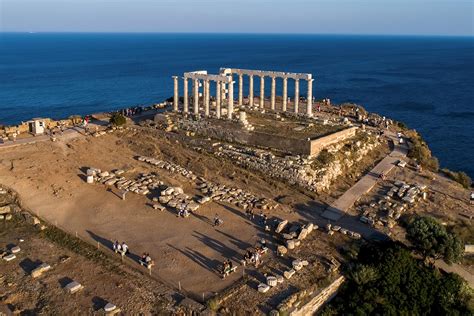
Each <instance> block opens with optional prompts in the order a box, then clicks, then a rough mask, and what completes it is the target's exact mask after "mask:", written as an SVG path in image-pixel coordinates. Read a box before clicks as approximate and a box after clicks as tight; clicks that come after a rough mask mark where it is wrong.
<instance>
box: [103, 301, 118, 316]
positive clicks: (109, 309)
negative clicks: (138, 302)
mask: <svg viewBox="0 0 474 316" xmlns="http://www.w3.org/2000/svg"><path fill="white" fill-rule="evenodd" d="M104 312H105V314H106V315H115V314H118V313H120V308H118V307H117V306H115V305H114V304H112V303H107V304H106V305H105V306H104Z"/></svg>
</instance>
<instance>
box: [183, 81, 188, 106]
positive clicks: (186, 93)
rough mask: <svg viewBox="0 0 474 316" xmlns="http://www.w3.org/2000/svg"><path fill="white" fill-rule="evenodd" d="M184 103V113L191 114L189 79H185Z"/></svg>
mask: <svg viewBox="0 0 474 316" xmlns="http://www.w3.org/2000/svg"><path fill="white" fill-rule="evenodd" d="M183 83H184V84H183V103H184V105H183V106H184V109H183V112H184V113H188V112H189V109H188V107H189V92H188V78H184V81H183Z"/></svg>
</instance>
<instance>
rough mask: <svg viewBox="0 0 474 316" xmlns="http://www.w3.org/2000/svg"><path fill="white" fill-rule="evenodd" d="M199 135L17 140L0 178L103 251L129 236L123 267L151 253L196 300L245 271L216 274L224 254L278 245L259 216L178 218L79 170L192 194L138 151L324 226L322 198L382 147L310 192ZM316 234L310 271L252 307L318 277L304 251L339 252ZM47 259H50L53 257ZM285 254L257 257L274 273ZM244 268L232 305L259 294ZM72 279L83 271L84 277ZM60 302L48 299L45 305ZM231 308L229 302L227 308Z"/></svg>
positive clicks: (169, 282) (235, 212)
mask: <svg viewBox="0 0 474 316" xmlns="http://www.w3.org/2000/svg"><path fill="white" fill-rule="evenodd" d="M200 142H202V139H199V138H186V137H185V136H184V135H181V134H175V133H171V134H167V133H165V132H162V131H157V130H150V129H146V128H140V127H134V128H133V129H129V130H125V131H121V132H116V133H115V134H107V135H105V136H101V137H98V138H94V137H78V138H75V139H64V140H58V141H57V142H54V143H53V142H42V143H36V144H31V145H25V146H19V147H15V148H9V149H3V150H2V151H1V156H0V179H1V182H2V183H3V184H5V185H7V186H9V187H11V188H13V189H14V190H15V191H17V192H18V193H19V194H20V196H21V198H22V200H23V204H24V206H25V207H27V208H28V209H29V210H30V211H31V212H32V213H34V214H37V215H38V216H39V217H40V218H44V219H45V220H47V221H48V222H50V223H52V224H54V225H57V226H58V227H61V228H63V229H64V230H65V231H67V232H69V233H71V234H72V235H74V234H76V233H77V234H78V236H79V237H81V238H83V239H85V240H87V241H88V242H91V243H93V244H99V246H100V248H101V249H102V251H105V252H110V250H109V249H110V248H111V246H112V243H113V241H115V240H119V241H126V242H127V244H128V245H129V246H130V251H131V254H130V255H129V256H128V258H127V260H126V261H125V264H128V265H129V266H131V267H135V268H138V269H142V271H144V272H147V271H146V270H145V269H144V268H141V267H140V266H139V265H138V263H137V260H138V258H139V256H140V255H141V254H142V253H143V252H149V253H150V254H151V257H152V258H153V259H154V260H155V261H156V266H154V268H153V270H152V272H151V279H152V280H154V281H156V282H157V284H165V285H166V286H167V287H168V288H170V289H175V290H178V289H180V290H181V292H182V293H184V294H187V295H189V296H191V297H192V298H194V299H196V300H199V301H205V300H207V299H208V298H210V297H212V296H213V295H214V294H215V293H216V292H219V291H222V290H224V289H226V288H228V287H230V286H232V285H234V284H235V282H236V281H237V280H238V279H240V278H241V276H242V270H240V267H239V270H238V271H237V273H235V274H233V275H231V276H229V277H227V278H226V279H225V280H222V279H221V277H220V275H219V274H218V273H217V267H218V265H219V264H220V263H221V262H222V261H223V260H224V259H226V258H229V259H231V260H232V261H233V262H234V264H239V261H240V259H241V258H242V256H243V254H244V252H245V250H247V249H248V248H249V247H251V246H254V245H255V244H256V242H257V241H258V240H260V239H261V238H266V239H267V240H268V242H269V247H270V250H272V251H274V250H275V245H276V241H275V240H273V239H272V238H271V237H270V236H269V235H268V234H267V233H266V232H264V231H263V229H262V227H261V225H260V223H259V222H258V219H256V220H253V221H251V220H249V219H248V218H247V217H246V216H245V214H244V211H242V210H240V209H238V208H236V207H235V206H233V205H230V204H226V203H215V202H210V203H208V204H206V205H204V206H203V207H201V208H200V209H199V211H198V214H197V215H193V216H191V217H190V218H187V219H183V218H178V217H177V216H176V214H175V213H174V211H164V212H159V211H157V210H154V209H153V208H152V207H151V205H150V204H151V199H152V198H153V197H154V196H155V195H154V194H153V193H152V194H149V195H147V196H141V195H136V194H133V193H128V194H127V196H126V200H122V199H121V198H120V197H119V196H120V192H118V191H117V190H116V189H113V188H109V189H108V188H107V187H106V186H105V185H101V184H96V183H95V184H86V183H85V171H86V169H87V168H88V167H95V168H100V169H102V170H109V171H110V170H113V169H123V170H125V171H126V173H125V174H124V175H125V176H126V177H127V178H129V179H132V178H134V177H135V176H137V175H138V174H140V173H145V172H155V173H156V174H158V176H159V178H160V180H162V181H163V182H165V183H166V184H169V185H176V186H181V187H183V189H184V191H185V193H187V194H190V195H196V194H198V191H197V190H196V188H195V187H194V186H193V185H192V184H191V183H190V182H188V181H187V180H186V179H185V178H184V177H181V176H177V175H175V174H171V173H169V172H167V171H164V170H161V169H158V168H157V167H154V166H151V165H148V164H146V163H143V162H140V161H138V160H137V159H136V157H137V156H138V155H144V156H150V157H156V158H159V159H162V160H166V161H170V162H174V163H176V164H179V165H181V166H183V167H185V168H187V169H189V170H192V171H193V172H194V173H195V174H196V175H198V176H203V177H205V178H206V179H207V180H209V181H212V182H215V183H220V184H225V185H229V186H232V187H236V188H241V189H244V190H246V191H248V192H251V193H253V194H255V195H258V196H260V197H265V198H268V199H271V200H274V201H276V202H278V203H280V207H279V208H277V209H276V210H271V211H265V212H266V213H267V215H268V217H269V218H272V217H277V218H282V219H287V220H290V221H295V222H300V223H307V222H313V223H317V224H318V225H320V226H322V225H324V223H325V221H324V220H323V219H322V218H320V217H319V216H318V214H320V213H322V211H323V210H324V208H325V207H326V203H325V202H326V201H327V200H331V199H333V198H335V197H337V195H338V193H339V192H340V191H342V190H343V188H344V187H346V186H350V185H351V183H353V182H355V181H357V178H358V176H360V174H362V173H363V172H364V171H365V170H369V169H370V167H371V165H372V164H373V163H374V161H376V160H377V159H380V157H381V156H383V154H384V152H385V151H386V148H385V147H383V148H382V149H381V150H379V151H377V152H374V153H372V154H370V155H369V156H368V157H367V159H365V158H364V159H363V160H362V161H361V162H360V163H359V164H358V165H356V166H355V168H354V172H353V173H351V174H347V175H346V176H345V177H341V179H338V183H337V184H336V186H335V187H336V188H339V189H337V190H334V191H333V193H332V194H331V195H328V196H316V195H315V194H310V193H308V192H305V191H304V190H301V189H300V188H297V187H290V186H288V185H285V184H283V183H281V182H279V181H276V180H274V179H270V178H269V177H266V176H265V175H262V174H258V173H255V172H252V171H248V170H245V169H242V168H239V167H237V166H236V165H235V164H234V163H233V162H232V161H229V160H225V159H224V160H222V159H218V158H216V157H215V156H214V155H210V154H207V153H206V152H202V151H196V150H193V149H192V148H193V147H194V146H199V145H200V144H201V143H200ZM341 193H342V192H341ZM315 199H316V200H315ZM216 213H217V214H218V215H219V217H220V218H222V219H223V220H224V225H222V226H220V227H218V228H215V227H213V226H212V224H211V220H212V218H213V217H214V215H215V214H216ZM321 234H322V233H321V232H317V233H316V235H314V236H321V237H320V238H312V239H311V242H310V243H311V245H310V246H307V247H305V249H307V251H306V252H304V253H302V254H301V255H304V256H309V259H308V260H311V261H312V262H311V264H313V266H311V268H310V269H308V271H309V274H308V275H303V276H301V277H300V278H295V281H294V282H293V283H292V284H291V286H289V287H288V289H283V288H282V289H280V290H282V291H283V292H282V293H279V294H277V293H276V292H274V295H272V297H270V298H268V297H267V298H265V299H264V301H265V302H263V303H258V304H257V302H256V301H253V302H254V303H255V304H257V305H258V307H257V310H259V311H260V312H268V311H269V310H270V309H271V308H274V307H275V304H277V301H278V300H279V299H284V296H285V295H289V294H291V293H292V292H294V291H296V290H298V289H300V288H303V287H305V286H306V285H308V284H311V283H312V282H319V281H321V280H323V279H324V278H325V276H326V275H325V273H324V272H323V271H322V270H321V267H317V261H318V260H317V258H316V257H314V258H313V257H312V255H310V253H311V252H312V251H314V252H315V253H319V252H321V251H322V250H324V253H325V254H327V255H332V256H337V254H338V251H337V249H336V247H334V244H333V241H331V240H328V239H327V238H325V237H323V236H322V235H321ZM324 236H325V235H324ZM343 243H344V240H340V241H338V242H337V244H338V245H341V244H343ZM39 246H41V245H39ZM44 247H45V246H44ZM48 247H49V246H48ZM296 254H298V253H296ZM38 256H39V255H38ZM33 259H34V258H33ZM33 259H32V260H33ZM44 259H45V261H47V260H48V259H49V260H52V261H51V262H55V261H54V260H53V259H52V258H50V257H44ZM303 259H305V258H303ZM35 260H36V259H35ZM288 260H289V259H285V260H283V261H281V260H274V256H273V255H271V254H269V255H268V256H266V257H265V258H264V264H265V265H266V264H268V267H267V266H265V267H267V268H265V267H264V268H263V270H264V271H266V270H265V269H270V270H269V271H275V269H280V270H281V269H283V266H285V265H286V266H287V265H288V262H289V261H288ZM84 266H87V265H84ZM87 269H89V268H87ZM94 269H96V268H94V267H92V266H91V267H90V270H91V271H95V270H94ZM272 269H273V270H272ZM72 270H74V269H72ZM84 270H86V269H84ZM83 273H86V272H85V271H84V272H83ZM263 273H265V272H263ZM246 274H247V275H249V276H250V279H249V280H252V278H253V281H249V283H246V284H247V285H248V291H244V293H245V295H248V299H249V300H247V301H246V300H245V299H244V297H245V295H244V296H242V300H241V301H239V302H242V304H251V302H252V300H253V299H255V298H259V297H258V296H255V294H256V293H257V291H256V288H255V287H253V285H254V283H255V282H256V280H260V279H261V278H262V275H263V274H261V273H260V272H257V271H254V269H246ZM88 276H89V275H87V274H85V275H84V279H88V278H87V277H88ZM74 277H75V276H74ZM78 277H80V278H82V277H81V274H78ZM56 282H57V281H56ZM87 282H89V281H84V282H81V283H83V284H85V285H86V289H87V288H91V286H92V288H94V287H93V286H95V287H99V286H102V285H100V284H101V283H102V282H98V283H97V284H95V283H94V285H91V283H87ZM104 282H105V283H107V282H109V281H107V280H104ZM111 283H113V282H111ZM296 283H298V284H296ZM160 288H161V287H160ZM94 289H95V288H94ZM107 291H112V292H113V289H112V288H106V289H105V292H107ZM101 293H103V292H101ZM114 293H115V292H114ZM116 293H117V296H113V297H111V298H108V296H106V295H105V294H97V293H96V292H94V293H92V292H91V295H92V294H94V295H95V296H98V297H104V298H105V299H110V300H112V299H117V300H120V295H122V294H120V293H122V292H120V291H117V292H116ZM101 295H102V296H101ZM89 298H90V297H89V296H87V300H85V301H84V302H83V303H81V304H84V305H81V306H82V307H81V308H90V306H89V305H90V304H89V303H90V299H92V298H90V299H89ZM86 303H87V304H89V305H87V304H86ZM150 304H151V303H150ZM59 305H60V304H59V303H58V305H54V304H53V303H52V305H51V306H59ZM117 305H119V304H117ZM132 305H133V304H132ZM257 305H254V306H257ZM120 306H121V305H120ZM230 307H232V308H233V307H234V305H232V306H230ZM25 308H29V309H30V308H36V307H28V306H27V307H25ZM146 308H148V307H146ZM150 308H151V307H150ZM150 310H151V309H150ZM132 311H133V310H132ZM249 311H250V309H249Z"/></svg>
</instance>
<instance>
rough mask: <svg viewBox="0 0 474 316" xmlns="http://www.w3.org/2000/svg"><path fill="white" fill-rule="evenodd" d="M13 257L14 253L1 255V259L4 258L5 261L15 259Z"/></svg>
mask: <svg viewBox="0 0 474 316" xmlns="http://www.w3.org/2000/svg"><path fill="white" fill-rule="evenodd" d="M15 258H16V256H15V255H14V254H9V255H7V256H5V257H3V260H5V261H12V260H13V259H15Z"/></svg>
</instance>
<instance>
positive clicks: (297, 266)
mask: <svg viewBox="0 0 474 316" xmlns="http://www.w3.org/2000/svg"><path fill="white" fill-rule="evenodd" d="M291 265H292V266H293V269H295V270H296V271H299V270H301V269H302V268H303V263H302V262H301V260H298V259H297V260H293V262H292V263H291Z"/></svg>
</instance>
